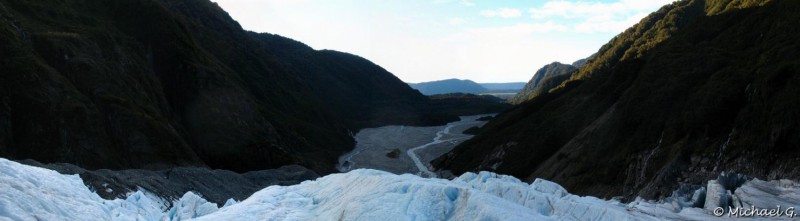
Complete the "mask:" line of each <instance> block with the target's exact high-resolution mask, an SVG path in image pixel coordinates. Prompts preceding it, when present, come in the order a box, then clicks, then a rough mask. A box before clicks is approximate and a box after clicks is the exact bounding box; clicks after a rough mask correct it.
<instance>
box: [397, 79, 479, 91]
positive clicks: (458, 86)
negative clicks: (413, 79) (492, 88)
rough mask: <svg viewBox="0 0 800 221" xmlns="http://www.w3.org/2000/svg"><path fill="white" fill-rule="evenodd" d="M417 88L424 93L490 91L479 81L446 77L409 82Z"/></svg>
mask: <svg viewBox="0 0 800 221" xmlns="http://www.w3.org/2000/svg"><path fill="white" fill-rule="evenodd" d="M408 85H410V86H411V87H412V88H414V89H417V90H418V91H419V92H420V93H422V94H424V95H434V94H449V93H469V94H480V93H486V92H489V89H486V88H484V87H483V86H481V85H480V84H478V83H475V82H474V81H471V80H460V79H446V80H440V81H430V82H422V83H415V84H408Z"/></svg>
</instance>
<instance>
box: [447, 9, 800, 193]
mask: <svg viewBox="0 0 800 221" xmlns="http://www.w3.org/2000/svg"><path fill="white" fill-rule="evenodd" d="M799 10H800V2H798V1H780V0H773V1H753V0H749V1H746V0H683V1H678V2H675V3H672V4H669V5H667V6H664V7H663V8H661V9H660V10H658V11H657V12H655V13H652V14H651V15H649V16H647V17H646V18H644V19H642V20H641V21H640V22H639V23H638V24H637V25H635V26H633V27H631V28H629V29H628V30H626V31H625V32H623V33H622V34H620V35H618V36H616V37H615V38H613V39H612V40H611V41H610V42H609V43H607V44H606V45H604V46H603V47H602V48H601V49H600V50H599V51H598V53H597V54H596V55H595V57H594V59H591V60H590V61H589V62H588V63H586V64H585V65H584V66H583V67H581V68H580V69H579V70H578V71H577V72H576V73H575V74H574V75H572V76H571V77H570V79H569V80H567V81H565V82H563V83H561V84H560V85H559V86H558V87H556V88H555V89H553V90H550V91H549V92H548V93H545V94H542V95H539V96H537V97H535V98H533V99H532V100H529V101H526V102H523V103H522V104H520V105H518V106H517V107H515V108H514V109H512V110H510V111H507V112H505V113H503V114H501V115H499V116H497V117H495V118H494V119H493V120H491V121H490V122H489V123H488V124H487V125H486V126H484V127H483V128H482V129H481V133H480V134H478V135H477V136H476V137H474V138H473V139H471V140H469V141H466V142H464V143H462V144H461V145H460V146H458V147H456V148H455V149H454V150H453V151H452V152H450V153H448V154H446V155H445V156H443V157H441V158H439V159H437V160H435V161H434V162H432V163H433V164H434V165H435V166H436V167H438V168H441V169H447V170H452V171H453V172H454V173H455V174H461V173H464V172H467V171H479V170H492V171H497V172H499V173H505V174H511V175H513V176H515V177H518V178H521V179H524V180H526V181H529V182H530V181H533V180H534V179H536V178H544V179H549V180H553V181H555V182H557V183H559V184H561V185H563V186H564V187H565V188H566V189H567V190H569V191H570V192H573V193H577V194H590V195H595V196H600V197H613V196H624V197H625V198H626V199H627V200H633V197H635V196H642V197H645V198H663V197H666V196H668V195H670V194H671V191H672V190H674V189H677V188H676V187H678V186H679V185H681V184H701V183H703V181H704V180H710V179H711V178H713V177H716V176H718V175H719V174H720V173H721V172H737V173H742V174H747V175H750V176H754V177H757V178H759V179H782V178H789V179H798V178H799V177H800V169H798V168H800V149H798V148H797V147H798V146H800V121H799V120H798V119H800V96H797V95H798V94H800V72H799V70H800V43H799V42H798V41H797V39H800V27H798V26H797V25H796V22H793V21H797V20H800V15H798V14H797V13H796V12H797V11H799Z"/></svg>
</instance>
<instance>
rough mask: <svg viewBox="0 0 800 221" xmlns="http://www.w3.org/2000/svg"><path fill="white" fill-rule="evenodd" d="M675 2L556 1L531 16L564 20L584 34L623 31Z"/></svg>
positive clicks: (533, 9) (662, 0) (538, 8)
mask: <svg viewBox="0 0 800 221" xmlns="http://www.w3.org/2000/svg"><path fill="white" fill-rule="evenodd" d="M673 1H674V0H647V1H643V0H617V1H614V2H590V1H577V2H570V1H563V0H552V1H549V2H546V3H545V4H543V5H542V6H540V7H537V8H531V9H529V10H528V13H530V14H531V18H533V19H536V20H561V21H565V22H566V21H569V22H570V23H572V24H574V25H571V26H573V29H574V31H576V32H583V33H595V32H611V33H616V32H621V31H623V30H625V28H627V27H630V26H632V25H634V24H636V23H637V22H638V21H639V20H640V19H642V18H643V17H645V16H646V15H647V14H649V13H650V12H652V11H655V10H656V9H658V8H659V7H661V6H663V5H665V4H667V3H670V2H673Z"/></svg>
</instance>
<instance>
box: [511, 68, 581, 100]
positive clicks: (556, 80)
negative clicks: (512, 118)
mask: <svg viewBox="0 0 800 221" xmlns="http://www.w3.org/2000/svg"><path fill="white" fill-rule="evenodd" d="M576 63H580V61H576ZM577 69H578V68H577V67H575V66H573V65H568V64H562V63H559V62H553V63H550V64H548V65H545V66H544V67H542V68H539V70H537V71H536V73H535V74H534V75H533V77H532V78H531V80H530V81H528V83H527V84H525V87H523V88H522V90H520V91H519V93H517V94H516V95H514V97H512V98H511V99H510V100H509V101H510V102H511V103H512V104H519V103H522V102H525V101H527V100H530V99H531V98H533V97H535V96H538V95H540V94H543V93H547V91H549V90H550V89H553V88H555V87H556V86H558V85H559V84H561V82H564V81H565V80H567V79H569V78H570V77H571V76H572V74H573V73H575V71H576V70H577Z"/></svg>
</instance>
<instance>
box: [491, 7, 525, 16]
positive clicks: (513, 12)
mask: <svg viewBox="0 0 800 221" xmlns="http://www.w3.org/2000/svg"><path fill="white" fill-rule="evenodd" d="M481 15H482V16H483V17H489V18H492V17H501V18H516V17H519V16H522V11H520V10H519V9H514V8H501V9H497V10H483V11H481Z"/></svg>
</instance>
